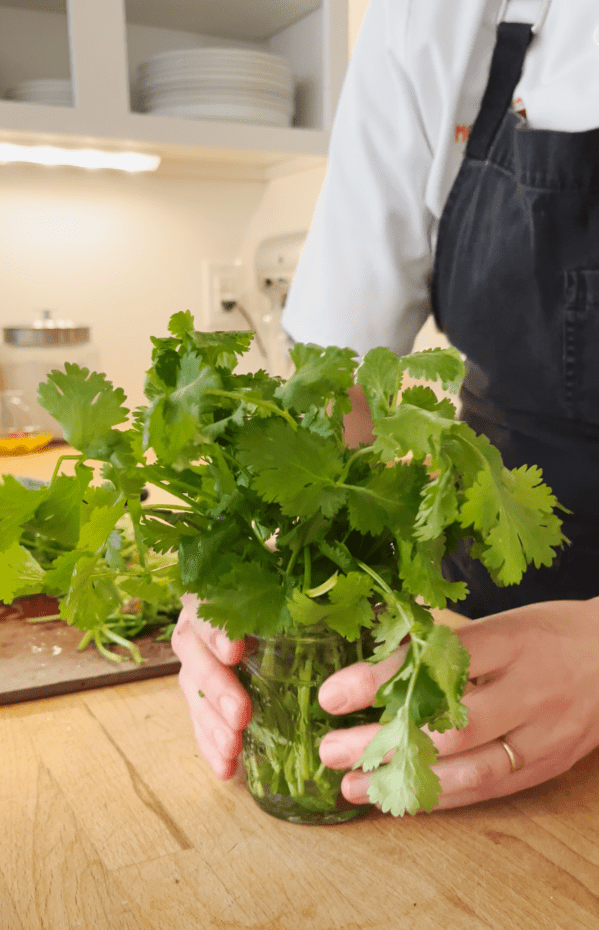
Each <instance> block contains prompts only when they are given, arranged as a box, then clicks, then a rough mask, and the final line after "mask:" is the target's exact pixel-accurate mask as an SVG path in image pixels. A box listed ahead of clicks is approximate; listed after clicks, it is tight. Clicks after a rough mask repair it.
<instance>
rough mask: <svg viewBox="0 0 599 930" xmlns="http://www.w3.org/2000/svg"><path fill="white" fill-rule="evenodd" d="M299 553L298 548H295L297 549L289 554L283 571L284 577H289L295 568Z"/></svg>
mask: <svg viewBox="0 0 599 930" xmlns="http://www.w3.org/2000/svg"><path fill="white" fill-rule="evenodd" d="M300 551H301V550H300V547H299V546H297V548H296V549H294V550H293V552H292V553H291V558H290V559H289V562H288V565H287V568H286V569H285V575H290V574H291V572H292V571H293V569H294V567H295V563H296V562H297V559H298V556H299V554H300Z"/></svg>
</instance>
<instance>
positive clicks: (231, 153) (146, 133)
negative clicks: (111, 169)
mask: <svg viewBox="0 0 599 930" xmlns="http://www.w3.org/2000/svg"><path fill="white" fill-rule="evenodd" d="M347 29H348V3H347V0H202V2H197V0H101V2H99V0H0V97H2V99H0V140H2V141H13V142H21V143H23V142H26V143H40V142H45V143H49V144H60V145H65V144H66V145H69V146H77V147H79V146H82V145H84V146H90V145H94V146H97V147H103V148H109V149H113V150H118V151H123V150H131V149H134V150H136V151H143V152H147V153H149V154H158V155H160V156H161V157H162V159H163V164H162V166H161V168H160V169H159V171H161V172H162V173H173V172H174V173H179V174H182V175H185V174H193V175H197V174H203V175H208V176H211V175H212V176H222V177H239V178H242V179H251V180H255V179H264V178H268V177H273V176H276V175H278V174H286V173H291V172H292V171H294V170H296V169H297V168H304V167H309V166H310V165H312V164H321V163H322V162H323V159H324V158H325V157H326V152H327V148H328V140H329V132H330V128H331V123H332V118H333V114H334V111H335V107H336V103H337V99H338V95H339V91H340V89H341V84H342V82H343V77H344V75H345V70H346V67H347V47H348V41H347ZM206 44H211V45H220V46H241V47H246V48H252V49H256V50H262V51H271V52H274V53H275V54H280V55H283V56H285V57H286V58H287V59H288V60H289V61H290V63H291V66H292V69H293V72H294V75H295V78H296V85H297V95H296V97H297V107H296V118H295V122H294V125H293V126H290V127H278V126H264V125H260V126H259V125H251V124H244V123H233V122H220V121H213V120H191V119H182V118H179V117H165V116H157V115H154V114H151V113H139V112H136V111H135V100H136V95H135V77H136V70H137V66H138V65H139V64H140V63H141V62H142V61H143V60H146V59H147V58H149V57H150V56H152V55H153V54H155V53H157V52H160V51H167V50H171V49H175V48H189V47H193V46H197V45H206ZM69 76H71V77H72V80H73V86H74V104H73V106H72V107H65V106H48V105H40V104H37V103H35V104H34V103H21V102H17V101H15V100H10V99H5V98H6V94H7V92H8V91H9V90H10V87H11V86H13V85H14V84H15V83H17V82H20V81H24V80H33V79H37V78H65V77H69Z"/></svg>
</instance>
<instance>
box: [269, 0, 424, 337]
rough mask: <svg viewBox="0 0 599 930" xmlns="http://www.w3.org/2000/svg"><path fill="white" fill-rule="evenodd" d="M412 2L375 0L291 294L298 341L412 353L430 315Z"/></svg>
mask: <svg viewBox="0 0 599 930" xmlns="http://www.w3.org/2000/svg"><path fill="white" fill-rule="evenodd" d="M409 13H410V2H409V0H371V3H370V6H369V8H368V10H367V12H366V15H365V18H364V21H363V24H362V28H361V30H360V34H359V36H358V40H357V43H356V46H355V50H354V54H353V56H352V60H351V62H350V65H349V68H348V71H347V74H346V78H345V82H344V86H343V90H342V94H341V98H340V102H339V106H338V109H337V113H336V117H335V122H334V126H333V130H332V134H331V143H330V149H329V163H328V170H327V174H326V178H325V182H324V185H323V188H322V191H321V195H320V198H319V201H318V204H317V208H316V211H315V214H314V218H313V222H312V224H311V227H310V230H309V233H308V237H307V239H306V243H305V246H304V249H303V252H302V256H301V259H300V262H299V264H298V267H297V270H296V273H295V276H294V280H293V283H292V286H291V289H290V292H289V296H288V298H287V303H286V308H285V313H284V316H283V326H284V328H285V330H286V331H287V333H288V334H289V335H290V336H291V337H292V339H294V340H295V341H298V342H313V343H316V344H318V345H325V346H326V345H337V346H341V347H350V348H352V349H354V350H355V351H356V352H357V353H358V354H359V355H364V353H366V352H367V351H368V350H369V349H371V348H373V347H376V346H381V345H383V346H387V347H389V348H390V349H392V350H393V351H395V352H398V353H400V354H404V353H406V352H409V351H410V349H411V347H412V344H413V341H414V338H415V336H416V334H417V333H418V331H419V329H420V328H421V326H422V324H423V322H424V320H425V319H426V316H427V315H428V313H429V309H430V305H429V288H428V278H429V275H430V272H431V268H432V254H431V244H430V231H431V222H432V217H431V213H430V211H429V209H428V208H427V206H426V188H427V183H428V180H429V176H430V172H431V166H432V161H433V152H432V150H431V146H430V143H429V141H428V140H427V135H426V128H425V121H424V120H423V118H422V114H421V113H420V111H419V107H418V101H417V95H416V93H415V92H414V88H413V85H412V82H411V80H410V77H409V74H408V71H407V49H408V47H409V46H408V43H409V22H408V20H409Z"/></svg>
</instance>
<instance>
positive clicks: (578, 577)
mask: <svg viewBox="0 0 599 930" xmlns="http://www.w3.org/2000/svg"><path fill="white" fill-rule="evenodd" d="M532 38H533V33H532V27H531V26H530V25H528V24H525V23H501V24H500V25H499V27H498V30H497V43H496V46H495V51H494V55H493V59H492V64H491V71H490V76H489V82H488V85H487V88H486V91H485V94H484V97H483V101H482V105H481V110H480V113H479V115H478V117H477V120H476V123H475V125H474V127H473V129H472V133H471V136H470V139H469V142H468V145H467V148H466V153H465V157H464V160H463V163H462V165H461V168H460V171H459V173H458V176H457V179H456V181H455V184H454V185H453V188H452V190H451V192H450V194H449V197H448V200H447V203H446V205H445V209H444V211H443V214H442V216H441V220H440V224H439V237H438V243H437V248H436V254H435V265H434V273H433V282H432V304H433V312H434V314H435V318H436V321H437V325H438V326H439V328H440V329H442V330H443V331H444V332H445V333H446V334H447V336H448V338H449V340H450V341H451V343H452V344H453V345H455V346H456V347H457V348H458V349H459V350H460V351H461V352H463V353H464V354H465V356H466V357H467V360H468V361H467V375H466V379H465V381H464V384H463V388H462V392H461V399H462V404H463V409H462V414H461V416H462V418H463V419H464V420H465V421H466V422H467V423H468V424H469V425H470V426H471V427H472V428H473V429H474V430H475V431H476V432H477V433H484V434H486V435H487V436H488V437H489V439H490V440H491V441H492V442H493V443H494V445H496V446H497V447H498V449H499V450H500V452H501V454H502V457H503V461H504V463H505V465H506V466H507V467H508V468H514V467H516V466H519V465H522V464H528V465H539V466H540V467H541V468H542V470H543V478H544V480H545V481H546V483H547V484H548V485H549V486H550V487H551V488H552V489H553V491H554V493H555V494H556V495H557V498H558V500H559V501H560V502H561V503H562V504H563V505H564V506H565V507H567V508H568V509H569V510H571V511H572V515H571V516H565V517H564V533H565V535H566V536H567V537H568V538H569V539H570V540H571V545H570V546H568V547H566V548H564V549H563V550H560V551H559V552H558V556H557V559H556V561H555V563H554V564H553V566H551V568H541V569H538V570H537V569H535V568H534V567H531V568H529V569H528V570H527V571H526V573H525V575H524V578H523V581H522V583H521V584H520V585H517V586H511V587H507V588H500V587H497V586H495V585H494V584H493V582H492V581H491V579H490V577H489V575H488V573H487V571H486V569H485V568H484V567H483V566H482V565H481V564H480V563H479V562H477V561H474V560H471V559H470V558H469V555H468V549H469V545H468V544H467V543H464V544H463V545H462V546H461V547H460V549H459V550H458V551H457V552H455V553H453V554H452V555H450V556H449V557H448V558H447V560H446V565H445V570H446V575H447V577H448V578H451V579H452V580H462V579H463V580H466V582H467V583H468V587H469V588H470V595H469V596H468V598H467V599H466V600H465V601H461V602H459V603H458V604H455V605H452V606H453V607H454V609H455V610H457V611H459V612H460V613H463V614H464V615H466V616H469V617H472V618H475V617H480V616H484V615H486V614H489V613H494V612H496V611H499V610H505V609H508V608H511V607H516V606H520V605H522V604H527V603H533V602H536V601H544V600H558V599H562V598H567V599H578V598H580V599H585V598H589V597H594V596H596V595H599V129H593V130H590V131H588V132H576V133H567V132H554V131H547V130H531V129H529V128H528V126H527V125H526V121H525V120H524V119H523V118H522V117H521V116H519V115H517V114H516V113H514V112H512V110H511V102H512V96H513V92H514V90H515V88H516V85H517V83H518V81H519V80H520V76H521V73H522V68H523V65H524V59H525V56H526V52H527V50H528V47H529V45H530V42H531V40H532Z"/></svg>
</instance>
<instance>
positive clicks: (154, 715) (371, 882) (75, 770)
mask: <svg viewBox="0 0 599 930" xmlns="http://www.w3.org/2000/svg"><path fill="white" fill-rule="evenodd" d="M0 746H1V747H2V754H1V756H0V784H1V785H2V789H1V791H0V823H1V824H2V830H1V831H0V926H1V927H2V928H3V930H67V928H68V930H71V928H83V930H208V928H215V930H234V928H235V930H236V928H255V930H258V928H260V930H308V928H309V930H339V928H344V930H408V928H409V930H487V928H492V930H591V928H593V927H597V926H599V800H598V798H599V753H594V754H593V755H591V756H589V757H588V758H587V759H585V760H584V761H583V762H581V763H580V764H579V765H577V766H576V768H575V769H574V770H572V771H571V772H570V773H568V774H567V775H565V776H563V777H562V778H559V779H557V780H554V781H553V782H551V783H549V784H547V785H544V786H543V787H541V788H538V789H536V790H529V791H526V792H523V793H521V794H520V795H518V796H517V797H513V798H512V799H511V800H500V801H496V802H494V803H486V804H482V805H479V806H477V807H473V808H470V809H464V810H458V811H453V812H444V813H437V814H431V815H422V816H418V817H414V818H406V819H404V820H392V819H391V818H389V817H385V816H383V815H381V814H378V813H377V812H374V813H373V814H369V815H368V816H367V817H366V818H365V819H363V820H357V821H353V822H350V823H347V824H342V825H339V826H335V827H305V826H294V825H290V824H285V823H281V822H280V821H278V820H275V819H273V818H271V817H269V816H268V815H267V814H265V813H263V812H262V811H261V810H260V809H259V808H258V807H257V806H256V805H255V804H254V802H253V800H252V799H251V797H250V795H249V794H248V793H247V791H246V789H245V787H244V785H243V780H242V777H241V775H238V776H236V778H235V779H234V780H233V781H231V782H226V783H221V782H219V781H218V780H217V779H216V778H215V777H214V776H213V775H212V773H211V771H210V769H209V768H208V765H207V764H206V763H205V762H204V761H203V760H202V759H201V757H199V754H198V752H197V749H196V745H195V741H194V738H193V735H192V730H191V725H190V722H189V718H188V712H187V704H186V702H185V699H184V697H183V695H182V693H181V692H180V690H179V687H178V684H177V680H176V679H175V678H172V677H169V678H164V679H153V680H149V681H143V682H136V683H134V684H126V685H117V686H115V687H112V688H103V689H98V690H96V691H87V692H84V693H81V694H79V695H75V696H73V695H65V696H63V697H56V698H48V699H45V700H41V701H37V702H32V703H27V704H20V705H12V706H9V707H4V708H0Z"/></svg>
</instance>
